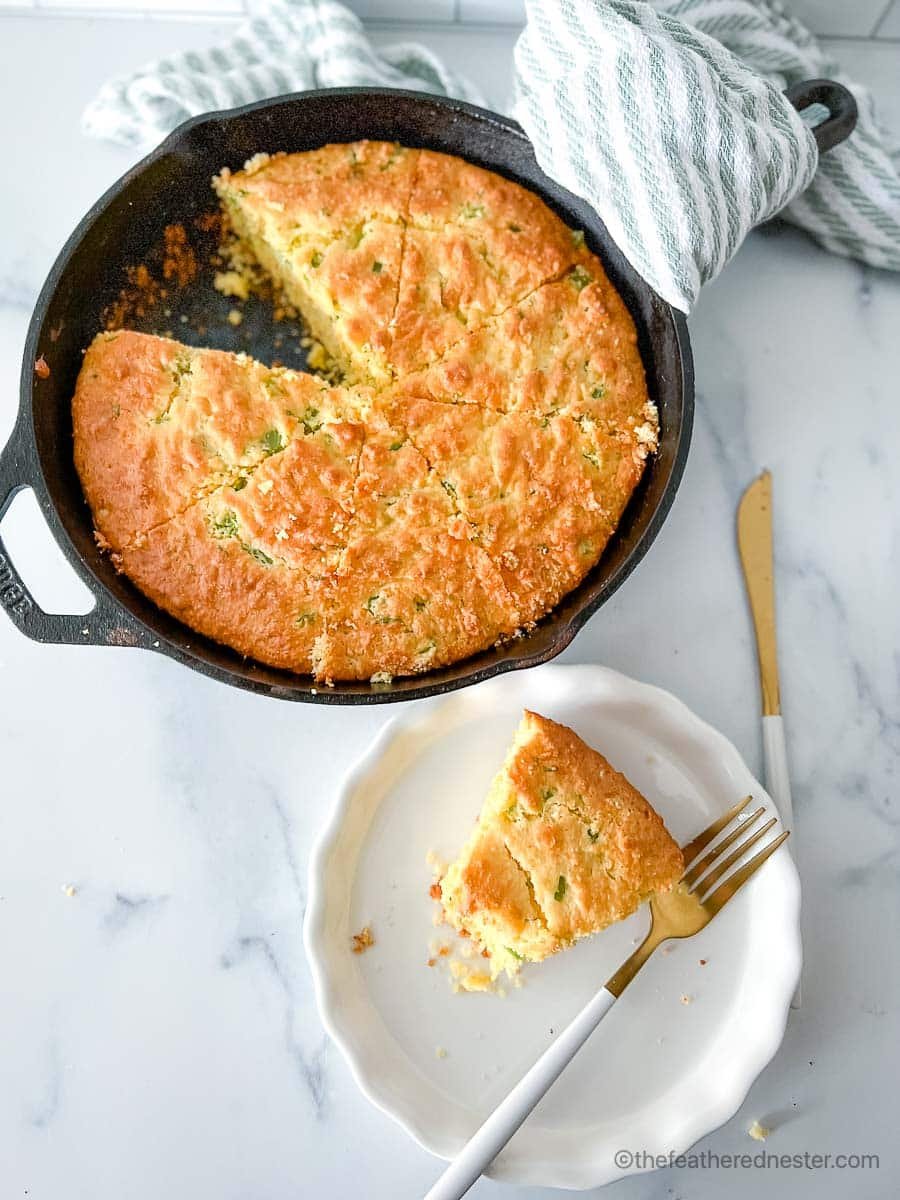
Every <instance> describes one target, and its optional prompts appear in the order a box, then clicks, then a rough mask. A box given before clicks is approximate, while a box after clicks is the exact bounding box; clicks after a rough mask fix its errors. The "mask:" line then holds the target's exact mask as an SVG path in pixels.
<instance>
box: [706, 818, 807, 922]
mask: <svg viewBox="0 0 900 1200" xmlns="http://www.w3.org/2000/svg"><path fill="white" fill-rule="evenodd" d="M790 836H791V831H790V830H789V829H785V831H784V833H780V834H779V835H778V837H777V838H776V839H775V841H774V842H770V843H769V845H768V846H764V847H763V848H762V850H759V851H757V853H756V854H754V855H753V857H752V858H751V859H750V861H749V862H746V863H744V865H743V866H742V867H738V869H737V870H736V871H735V872H734V874H733V875H730V876H729V877H728V879H726V880H725V882H724V883H720V884H719V886H718V887H717V888H716V890H715V891H714V892H712V894H711V895H709V896H706V897H704V899H703V900H702V901H701V903H702V904H703V907H704V908H707V909H709V910H710V916H713V917H714V916H715V915H716V913H718V912H721V911H722V909H723V908H724V907H725V905H726V904H727V903H728V901H729V900H730V899H731V898H732V896H733V895H734V894H735V892H737V891H738V889H739V888H742V887H743V886H744V884H745V883H746V882H747V880H748V879H750V878H751V877H752V876H753V875H755V874H756V872H757V871H758V870H759V868H760V867H761V866H762V865H763V863H764V862H765V861H766V859H767V858H768V857H769V856H770V855H771V854H774V853H775V851H776V850H777V849H778V847H779V846H780V845H781V843H782V842H786V841H787V839H788V838H789V837H790Z"/></svg>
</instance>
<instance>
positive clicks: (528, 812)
mask: <svg viewBox="0 0 900 1200" xmlns="http://www.w3.org/2000/svg"><path fill="white" fill-rule="evenodd" d="M683 869H684V864H683V860H682V855H681V850H680V849H679V848H678V846H677V845H676V843H675V842H674V841H673V839H672V838H671V837H670V835H669V833H668V831H667V830H666V827H665V825H664V824H663V822H662V819H661V818H660V817H659V815H658V814H657V813H656V812H655V811H654V810H653V809H652V808H651V806H650V805H649V803H648V802H647V801H646V800H645V799H644V797H643V796H642V795H641V794H640V793H639V792H638V791H637V790H636V789H635V788H634V787H632V786H631V784H630V783H629V782H628V780H627V779H626V778H625V777H624V775H621V774H619V772H618V771H616V770H614V769H613V768H612V767H611V766H610V764H609V763H608V762H607V761H606V759H605V758H604V757H603V756H602V755H601V754H598V753H597V751H596V750H592V749H591V747H590V746H588V745H586V744H585V743H584V742H583V741H582V740H581V738H579V737H578V735H577V734H576V733H574V732H573V731H572V730H571V729H568V728H567V727H566V726H565V725H559V724H557V722H555V721H551V720H549V719H548V718H547V717H542V716H539V715H538V714H537V713H533V712H526V713H525V714H524V716H523V718H522V722H521V724H520V726H519V729H518V731H517V733H516V736H515V740H514V741H513V744H512V746H511V747H510V750H509V753H508V754H507V757H506V762H505V763H504V765H503V767H502V769H501V770H500V771H499V773H498V774H497V776H496V777H495V779H494V782H493V784H492V785H491V788H490V791H489V793H488V796H487V799H486V800H485V802H484V807H483V808H482V810H481V815H480V816H479V818H478V822H477V824H476V826H475V829H474V831H473V833H472V835H471V837H470V839H469V841H468V842H467V843H466V845H465V846H464V847H463V849H462V851H461V853H460V855H459V858H457V860H456V861H455V862H454V863H452V864H451V865H450V867H449V868H448V869H447V872H446V874H445V875H444V877H443V880H442V881H441V901H442V904H443V907H444V912H445V914H446V916H447V919H448V920H449V922H450V923H451V924H452V925H453V926H454V927H455V928H456V929H457V930H459V931H465V932H466V933H468V934H469V935H471V937H472V938H474V939H475V940H476V942H477V943H478V944H480V946H481V947H482V948H483V949H484V950H486V951H487V952H488V955H489V957H490V962H491V972H492V974H493V975H494V976H495V977H496V976H497V975H498V974H499V973H500V972H501V971H504V970H505V971H507V972H508V973H509V974H510V975H514V974H515V973H516V972H517V971H518V969H519V966H520V964H521V963H522V962H525V961H527V962H540V961H541V960H542V959H544V958H546V957H547V956H548V955H549V954H554V953H555V952H556V951H557V950H561V949H563V948H565V947H566V946H569V945H571V944H572V943H573V942H574V941H576V940H577V939H578V938H583V937H587V936H588V935H590V934H592V933H596V932H598V931H599V930H601V929H604V928H606V926H607V925H611V924H612V923H613V922H614V921H620V920H622V919H623V918H624V917H627V916H629V915H630V914H631V913H633V912H634V911H635V910H636V909H637V908H638V907H639V906H640V905H641V904H642V903H643V902H644V901H645V900H646V899H648V898H649V897H650V896H651V895H652V894H654V893H655V892H659V891H664V890H668V889H669V888H671V887H672V886H673V885H674V884H675V883H676V882H677V880H678V879H679V878H680V876H681V874H682V871H683Z"/></svg>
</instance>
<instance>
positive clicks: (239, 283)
mask: <svg viewBox="0 0 900 1200" xmlns="http://www.w3.org/2000/svg"><path fill="white" fill-rule="evenodd" d="M213 287H214V288H215V289H216V291H217V292H221V293H222V295H223V296H234V297H235V299H237V300H246V299H247V297H248V296H249V295H250V287H249V285H248V283H247V277H246V275H242V274H241V273H240V271H234V270H232V271H217V272H216V275H215V278H214V279H213Z"/></svg>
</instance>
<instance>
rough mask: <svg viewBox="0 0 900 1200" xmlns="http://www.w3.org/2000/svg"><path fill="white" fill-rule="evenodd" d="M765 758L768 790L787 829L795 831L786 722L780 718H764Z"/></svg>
mask: <svg viewBox="0 0 900 1200" xmlns="http://www.w3.org/2000/svg"><path fill="white" fill-rule="evenodd" d="M762 731H763V757H764V759H765V765H766V788H767V790H768V792H769V795H770V796H771V797H772V799H773V800H774V801H775V805H776V807H777V809H778V815H779V816H780V817H781V823H782V825H783V826H784V827H785V829H790V830H792V831H793V828H794V807H793V805H792V803H791V779H790V776H789V775H788V763H787V746H786V745H785V740H784V721H782V719H781V717H780V716H777V717H763V719H762Z"/></svg>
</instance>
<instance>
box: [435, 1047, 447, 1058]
mask: <svg viewBox="0 0 900 1200" xmlns="http://www.w3.org/2000/svg"><path fill="white" fill-rule="evenodd" d="M434 1057H435V1058H446V1057H447V1051H446V1050H445V1049H444V1047H443V1046H435V1048H434Z"/></svg>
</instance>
